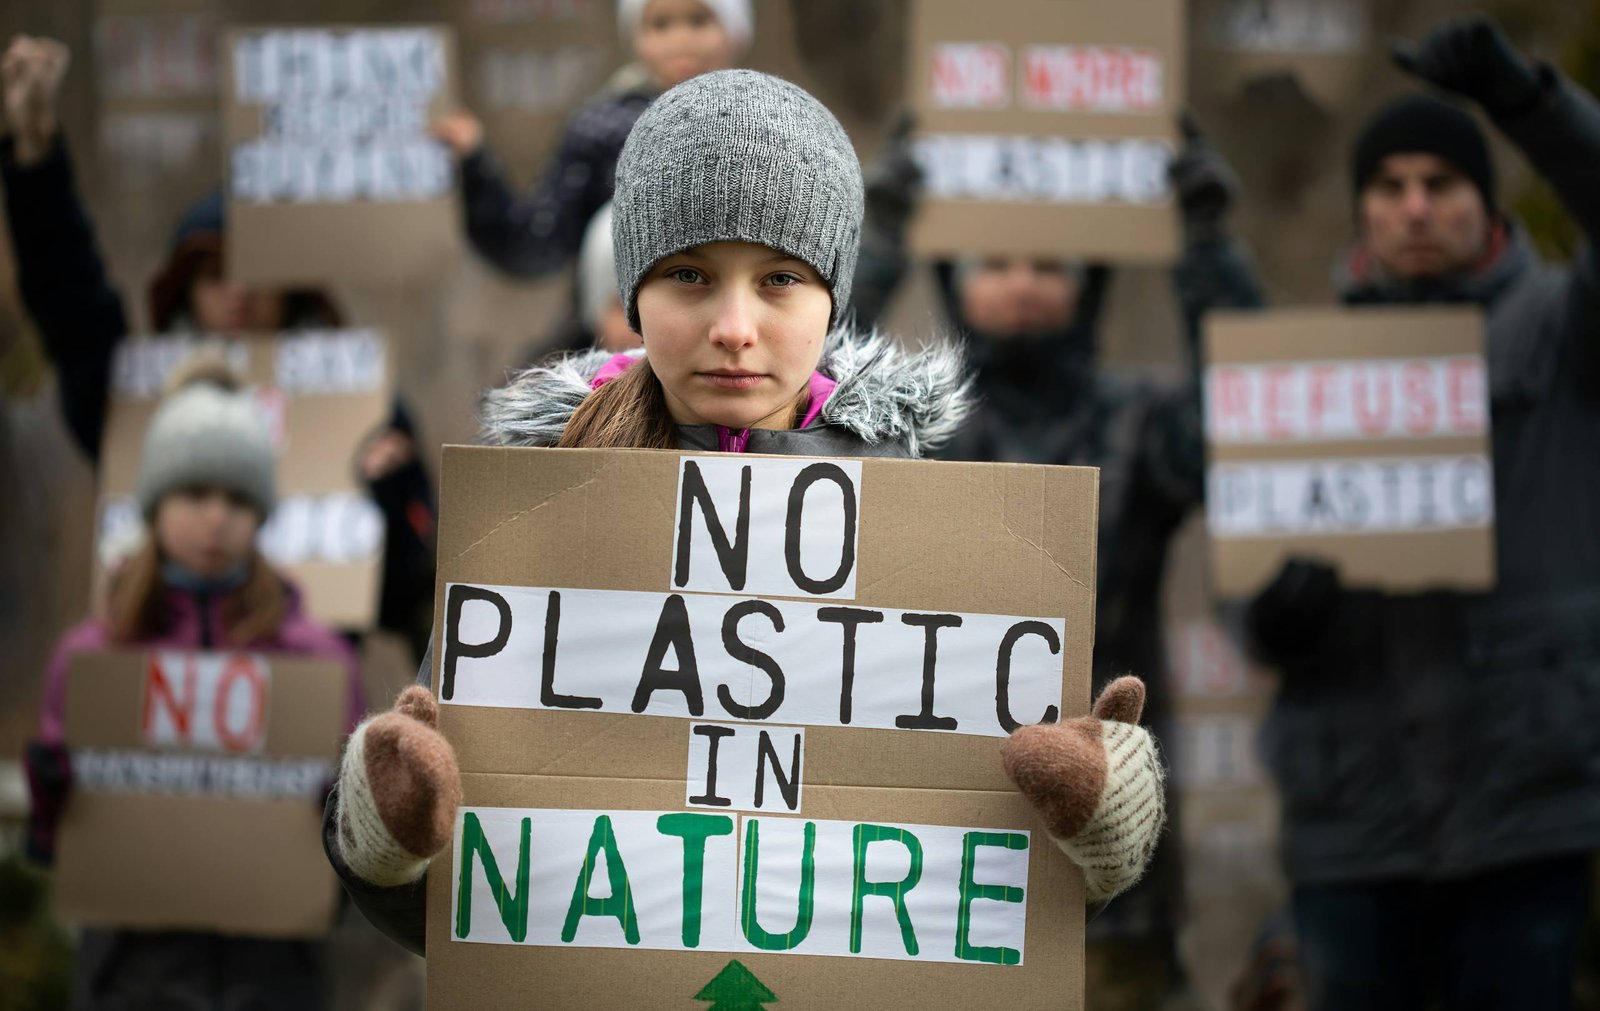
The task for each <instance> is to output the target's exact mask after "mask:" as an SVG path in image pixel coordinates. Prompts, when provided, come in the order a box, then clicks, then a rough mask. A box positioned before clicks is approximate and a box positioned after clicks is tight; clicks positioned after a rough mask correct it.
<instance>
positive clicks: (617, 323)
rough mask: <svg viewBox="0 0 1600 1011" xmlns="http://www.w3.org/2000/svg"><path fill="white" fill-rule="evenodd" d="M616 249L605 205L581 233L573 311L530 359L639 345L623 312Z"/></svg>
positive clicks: (616, 350) (574, 278) (620, 349)
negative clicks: (618, 282) (570, 352)
mask: <svg viewBox="0 0 1600 1011" xmlns="http://www.w3.org/2000/svg"><path fill="white" fill-rule="evenodd" d="M615 248H616V247H615V246H614V244H613V243H612V241H611V204H610V203H609V202H607V203H606V204H604V205H602V206H601V208H600V210H598V211H596V212H595V215H594V219H593V220H592V221H590V222H589V227H588V228H586V229H584V232H583V245H582V246H580V247H579V248H578V269H577V272H576V274H575V275H574V277H573V279H572V280H573V285H572V310H571V312H569V313H568V314H567V318H566V319H565V320H564V321H563V322H562V323H561V324H560V326H559V327H558V328H557V329H556V332H555V333H554V334H553V335H552V336H551V337H550V339H548V340H546V341H545V342H544V343H542V344H541V345H540V346H539V347H537V348H534V349H532V351H531V353H530V354H529V356H528V357H529V358H530V360H532V359H537V358H541V357H543V356H545V355H547V354H549V353H551V352H556V353H561V352H568V351H588V350H589V349H591V348H598V349H599V350H601V351H611V352H618V353H620V352H623V351H631V350H633V349H634V348H637V347H642V346H643V340H642V339H641V338H640V337H639V335H638V334H636V333H634V331H633V327H632V326H630V325H629V324H628V317H627V314H626V313H624V312H623V311H622V294H621V291H620V289H619V288H618V287H617V265H616V260H615V257H614V255H613V253H614V250H615Z"/></svg>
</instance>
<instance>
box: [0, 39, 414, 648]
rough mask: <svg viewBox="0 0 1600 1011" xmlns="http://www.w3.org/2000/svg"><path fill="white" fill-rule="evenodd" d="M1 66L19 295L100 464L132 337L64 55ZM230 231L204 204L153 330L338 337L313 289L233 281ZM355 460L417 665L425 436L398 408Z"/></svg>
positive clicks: (1, 170)
mask: <svg viewBox="0 0 1600 1011" xmlns="http://www.w3.org/2000/svg"><path fill="white" fill-rule="evenodd" d="M0 60H3V63H0V79H3V87H4V98H5V107H6V112H7V121H8V122H9V123H10V126H11V130H10V134H9V135H8V136H7V137H6V138H5V139H4V140H3V141H0V180H3V183H4V188H5V208H6V221H7V225H8V227H9V229H10V233H11V234H10V238H11V248H12V251H13V255H14V257H15V260H16V271H17V286H18V289H19V290H20V292H21V295H22V302H23V306H24V307H25V308H26V309H27V312H28V315H29V316H30V317H32V319H33V321H34V323H35V325H36V326H37V328H38V332H39V336H40V338H41V340H42V342H43V346H44V351H45V354H46V355H47V356H48V357H49V359H50V361H51V364H52V365H53V367H54V369H55V373H56V377H57V383H58V389H59V393H60V401H61V409H62V412H63V414H64V415H65V418H66V421H67V426H68V428H69V429H70V430H71V432H72V435H73V438H74V440H75V441H76V442H77V444H78V446H79V447H80V448H81V449H82V450H83V452H84V453H85V454H86V455H87V456H88V458H89V459H90V460H91V461H98V460H99V457H100V442H101V437H102V435H103V433H104V429H105V422H106V415H107V410H108V406H109V396H110V387H111V367H112V359H113V356H114V355H115V352H116V348H117V345H118V344H119V343H120V342H121V341H122V340H123V338H124V337H126V336H127V335H128V332H129V327H128V322H127V315H126V312H125V310H124V308H123V303H122V299H121V298H120V297H119V296H118V294H117V292H116V290H115V289H114V288H113V287H112V286H111V283H110V280H109V278H108V277H107V274H106V269H105V266H104V264H103V263H102V262H101V259H100V254H99V251H98V249H97V246H96V242H95V236H94V228H93V225H92V223H91V222H90V220H89V216H88V214H87V212H86V210H85V208H84V205H83V202H82V199H81V198H80V196H79V194H78V189H77V184H76V182H75V180H74V177H73V170H72V160H71V157H70V155H69V153H68V151H67V144H66V139H65V137H64V136H63V135H62V132H61V130H60V127H59V120H58V117H57V115H56V97H57V92H58V90H59V87H60V83H61V80H62V77H63V75H64V74H65V72H66V69H67V65H68V60H69V54H68V52H67V49H66V48H65V47H64V46H62V45H61V44H60V43H59V42H55V41H52V40H49V39H35V38H29V37H26V36H19V37H17V38H16V39H14V40H12V42H11V44H10V45H9V47H8V48H7V49H6V51H5V54H4V56H3V58H0ZM224 227H225V222H224V202H223V199H222V194H221V193H220V191H219V192H213V193H211V194H209V195H207V196H205V197H202V198H201V199H199V200H197V201H196V202H195V203H194V204H193V205H191V206H190V207H189V209H188V210H187V211H185V213H184V214H183V216H182V218H181V219H180V220H179V222H178V225H177V227H176V229H175V230H174V232H173V236H172V241H171V244H170V246H169V249H168V255H167V260H166V262H165V264H164V265H163V266H162V267H161V269H160V271H159V272H158V273H157V275H156V277H155V278H154V279H153V280H152V281H151V283H150V287H149V301H148V309H149V317H150V323H151V326H152V327H153V329H154V330H155V331H157V332H159V333H195V334H213V333H237V332H244V331H254V332H274V331H280V330H290V329H300V328H324V327H337V326H339V325H340V324H341V316H340V313H339V311H338V309H337V308H336V307H335V306H334V304H333V302H332V300H331V299H330V298H329V297H328V296H327V294H326V293H324V292H322V291H319V290H317V289H314V288H291V289H276V288H263V287H257V286H251V285H245V284H241V283H239V282H237V281H233V280H229V279H228V278H227V276H226V272H225V269H224V267H225V265H224V259H223V250H224V243H223V229H224ZM357 457H358V458H357V459H356V461H355V462H354V466H355V468H356V470H357V472H358V473H359V474H360V475H361V477H362V479H363V481H364V482H365V483H366V485H367V489H368V492H369V494H370V495H371V497H372V499H373V501H374V503H375V504H376V505H377V506H378V508H379V510H380V511H381V512H382V513H383V517H384V521H385V533H384V538H385V540H384V552H383V559H384V578H383V582H382V590H381V599H380V601H379V610H378V624H379V626H380V627H382V628H385V629H389V630H391V631H394V632H396V633H398V634H400V635H402V636H404V637H405V638H406V639H407V641H408V642H409V643H411V645H412V648H413V650H414V652H416V653H417V654H418V655H420V653H421V650H422V648H423V647H424V646H425V645H426V641H427V633H428V627H429V625H430V624H431V622H432V616H433V604H432V602H433V535H434V529H433V528H434V516H435V505H434V496H433V488H432V484H431V482H430V480H429V478H428V475H427V472H426V471H425V470H424V468H423V466H422V459H421V454H420V453H419V452H418V447H417V432H416V427H415V425H414V424H413V422H412V420H411V417H410V415H409V413H408V412H407V411H406V409H405V407H404V406H403V405H402V404H401V403H400V402H399V401H398V400H397V401H396V402H395V403H394V406H393V410H392V413H391V416H390V418H389V420H388V421H387V422H386V423H385V424H384V425H383V426H380V427H379V428H378V429H377V430H376V431H374V432H372V433H370V435H369V436H368V438H367V439H366V441H365V443H364V445H363V446H362V447H361V449H360V451H359V452H358V454H357Z"/></svg>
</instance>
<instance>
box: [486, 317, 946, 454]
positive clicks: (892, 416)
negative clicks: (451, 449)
mask: <svg viewBox="0 0 1600 1011" xmlns="http://www.w3.org/2000/svg"><path fill="white" fill-rule="evenodd" d="M612 357H613V356H612V353H611V352H609V351H579V352H575V353H572V354H567V355H562V356H559V357H556V358H553V359H551V360H549V361H546V362H544V363H542V364H540V365H537V366H535V367H533V368H530V369H524V370H523V371H522V372H519V373H517V374H516V375H514V376H513V377H512V378H511V381H510V382H508V383H507V384H506V385H505V386H502V387H500V388H499V389H496V390H491V391H489V392H488V393H487V394H485V395H484V398H483V403H482V410H481V412H480V415H479V422H480V424H481V426H482V436H483V440H484V442H486V443H487V444H489V445H492V446H551V445H554V444H555V443H556V441H557V440H558V439H559V438H560V437H561V432H562V430H563V429H565V428H566V425H567V422H568V421H569V420H570V419H571V418H572V414H573V412H574V411H576V410H577V409H578V405H579V404H581V403H583V399H584V398H585V397H587V396H588V395H589V394H590V392H592V387H591V385H590V384H591V383H592V382H593V380H594V377H595V374H596V373H598V372H599V371H600V368H601V366H603V365H604V364H605V363H606V362H607V361H609V360H610V359H611V358H612ZM817 368H818V370H819V371H821V372H822V373H823V374H824V375H826V376H828V377H829V378H831V379H833V380H834V381H835V382H837V383H838V384H839V386H838V388H837V389H836V390H834V392H833V395H832V396H831V397H829V398H828V402H827V404H826V405H825V406H824V407H823V409H822V415H821V424H823V425H829V426H833V427H835V428H840V429H844V430H845V431H848V432H850V433H851V434H853V435H855V436H857V437H858V438H860V439H861V440H862V441H863V442H865V443H867V444H868V445H870V446H879V445H882V444H885V443H897V444H900V445H902V446H904V448H905V451H906V452H907V453H909V455H911V456H922V455H923V454H925V453H926V452H928V451H929V450H930V449H933V448H936V447H938V446H940V445H942V444H943V443H945V442H947V441H948V440H949V439H950V438H951V437H952V436H954V435H955V433H956V430H957V429H958V428H959V427H960V425H961V422H962V420H963V419H964V418H965V417H966V415H967V411H968V410H969V408H970V406H971V396H970V390H969V386H970V379H969V377H968V374H967V367H966V361H965V358H964V356H963V354H962V352H961V349H960V347H959V346H957V345H954V344H948V343H941V344H935V345H931V346H929V347H927V348H924V349H922V350H917V351H911V350H907V349H905V348H903V347H901V345H900V344H899V343H898V342H897V341H895V340H893V339H892V338H889V337H887V336H885V335H883V334H880V333H877V332H872V333H865V334H863V333H857V332H855V331H854V330H852V329H850V328H849V327H841V328H839V329H838V330H835V331H834V332H833V333H832V334H830V335H829V337H828V344H827V347H826V349H825V350H824V351H823V354H822V361H821V363H820V364H819V365H818V366H817Z"/></svg>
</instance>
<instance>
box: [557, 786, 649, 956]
mask: <svg viewBox="0 0 1600 1011" xmlns="http://www.w3.org/2000/svg"><path fill="white" fill-rule="evenodd" d="M602 850H604V851H605V855H606V877H607V878H608V879H610V881H611V894H610V895H608V896H606V897H605V898H603V899H595V898H590V896H589V882H590V881H591V880H593V878H594V858H595V857H596V856H598V855H599V854H600V852H601V851H602ZM585 916H615V917H616V918H617V922H618V923H620V924H622V936H623V937H625V938H627V940H628V943H629V944H638V943H639V918H638V916H636V915H634V911H633V887H632V886H631V885H629V884H628V870H627V868H625V867H623V866H622V854H621V853H619V852H617V836H616V833H615V832H613V831H612V829H611V816H610V815H604V814H603V815H601V816H600V817H598V818H596V819H595V820H594V832H593V834H591V835H590V836H589V848H588V850H587V851H585V852H584V854H583V869H582V870H580V871H579V872H578V883H577V884H576V885H574V886H573V888H572V904H571V905H569V906H567V922H566V923H565V924H564V925H563V926H562V928H561V940H562V941H563V942H564V943H566V944H571V943H572V939H573V938H574V937H576V936H577V935H578V921H579V920H581V919H583V918H584V917H585Z"/></svg>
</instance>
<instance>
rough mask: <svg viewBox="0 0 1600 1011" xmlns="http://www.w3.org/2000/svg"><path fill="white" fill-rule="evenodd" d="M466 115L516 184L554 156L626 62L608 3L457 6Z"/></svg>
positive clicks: (470, 1) (578, 0) (464, 2)
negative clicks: (577, 114) (478, 124)
mask: <svg viewBox="0 0 1600 1011" xmlns="http://www.w3.org/2000/svg"><path fill="white" fill-rule="evenodd" d="M455 21H456V24H457V25H458V26H459V31H460V34H461V50H462V67H463V70H464V71H465V73H464V75H463V76H464V77H465V80H466V94H467V97H468V99H469V101H470V105H469V108H470V109H471V110H472V111H473V112H474V113H475V114H477V116H478V117H479V118H480V119H481V120H482V121H483V125H484V136H485V137H486V138H487V141H488V144H489V147H490V148H491V149H492V150H493V151H494V154H495V157H496V159H497V160H498V161H500V162H501V164H502V165H504V166H505V167H506V168H507V169H508V170H509V171H510V173H511V174H512V175H513V176H514V177H515V178H516V179H517V180H518V181H519V182H521V181H525V180H528V179H531V178H533V177H534V176H535V174H536V173H537V172H538V171H539V169H540V168H541V167H542V166H543V164H544V162H545V159H547V158H548V157H549V156H550V155H551V154H552V153H553V152H554V151H555V147H556V144H557V143H559V141H560V138H561V131H562V127H563V126H564V125H565V124H566V121H567V117H568V116H570V115H571V114H572V111H573V110H574V109H576V108H578V107H579V106H580V105H582V104H583V103H584V102H587V101H589V100H590V99H591V98H593V97H594V96H595V94H596V93H598V92H599V91H600V90H601V88H602V86H603V85H604V84H605V83H606V80H607V79H608V78H609V77H610V76H611V74H612V73H613V72H614V71H615V70H616V69H617V67H618V66H620V65H621V64H622V62H623V60H624V59H625V54H624V53H623V52H622V51H621V47H620V44H619V42H618V37H617V20H616V4H615V3H610V2H606V0H562V2H558V3H552V2H549V0H457V3H456V17H455Z"/></svg>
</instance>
